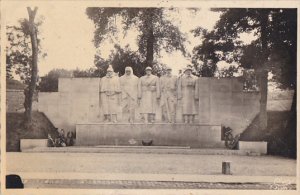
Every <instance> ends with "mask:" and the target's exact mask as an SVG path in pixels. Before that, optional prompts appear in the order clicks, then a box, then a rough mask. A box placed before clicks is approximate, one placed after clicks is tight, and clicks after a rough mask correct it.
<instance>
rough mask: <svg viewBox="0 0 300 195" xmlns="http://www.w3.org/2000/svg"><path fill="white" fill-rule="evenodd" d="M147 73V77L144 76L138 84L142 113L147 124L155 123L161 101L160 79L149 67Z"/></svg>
mask: <svg viewBox="0 0 300 195" xmlns="http://www.w3.org/2000/svg"><path fill="white" fill-rule="evenodd" d="M145 72H146V75H145V76H142V77H141V78H140V79H139V83H138V98H139V105H140V113H141V115H142V117H143V118H144V122H145V123H148V122H149V121H150V122H151V123H153V122H154V121H155V113H156V111H157V110H156V108H157V107H158V101H159V99H160V86H159V78H158V77H157V76H155V75H153V74H152V68H151V67H147V68H146V69H145Z"/></svg>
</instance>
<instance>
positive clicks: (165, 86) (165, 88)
mask: <svg viewBox="0 0 300 195" xmlns="http://www.w3.org/2000/svg"><path fill="white" fill-rule="evenodd" d="M160 86H161V105H162V113H163V117H164V119H165V120H166V121H167V122H169V123H175V121H176V118H175V115H176V103H177V77H176V76H174V75H172V68H170V67H167V69H166V75H164V76H162V77H161V78H160Z"/></svg>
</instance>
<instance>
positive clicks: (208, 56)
mask: <svg viewBox="0 0 300 195" xmlns="http://www.w3.org/2000/svg"><path fill="white" fill-rule="evenodd" d="M191 32H192V33H193V34H194V37H199V38H200V39H201V44H200V45H198V46H195V47H194V49H193V56H192V63H193V65H194V66H195V67H196V69H197V70H198V74H199V75H200V76H202V77H213V76H214V75H215V72H216V71H217V63H218V62H219V61H226V62H228V63H232V62H235V61H238V59H239V57H240V54H241V41H238V40H233V39H230V40H227V41H220V40H219V38H218V34H217V33H216V31H215V30H212V31H208V30H207V29H204V28H202V27H197V28H196V29H194V30H192V31H191ZM231 69H232V68H231ZM224 76H225V75H224Z"/></svg>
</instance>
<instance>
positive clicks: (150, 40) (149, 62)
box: [146, 9, 154, 67]
mask: <svg viewBox="0 0 300 195" xmlns="http://www.w3.org/2000/svg"><path fill="white" fill-rule="evenodd" d="M147 14H148V17H149V18H148V21H147V23H148V29H147V30H148V32H147V35H148V36H147V54H146V66H150V67H152V66H153V58H154V57H153V56H154V29H153V10H151V9H150V10H149V12H148V13H147Z"/></svg>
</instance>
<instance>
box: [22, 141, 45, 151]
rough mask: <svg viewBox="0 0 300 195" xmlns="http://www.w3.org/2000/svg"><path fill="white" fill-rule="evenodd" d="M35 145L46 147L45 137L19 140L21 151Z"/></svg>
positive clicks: (35, 146)
mask: <svg viewBox="0 0 300 195" xmlns="http://www.w3.org/2000/svg"><path fill="white" fill-rule="evenodd" d="M37 147H47V139H21V140H20V149H21V151H24V150H28V149H33V148H37Z"/></svg>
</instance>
